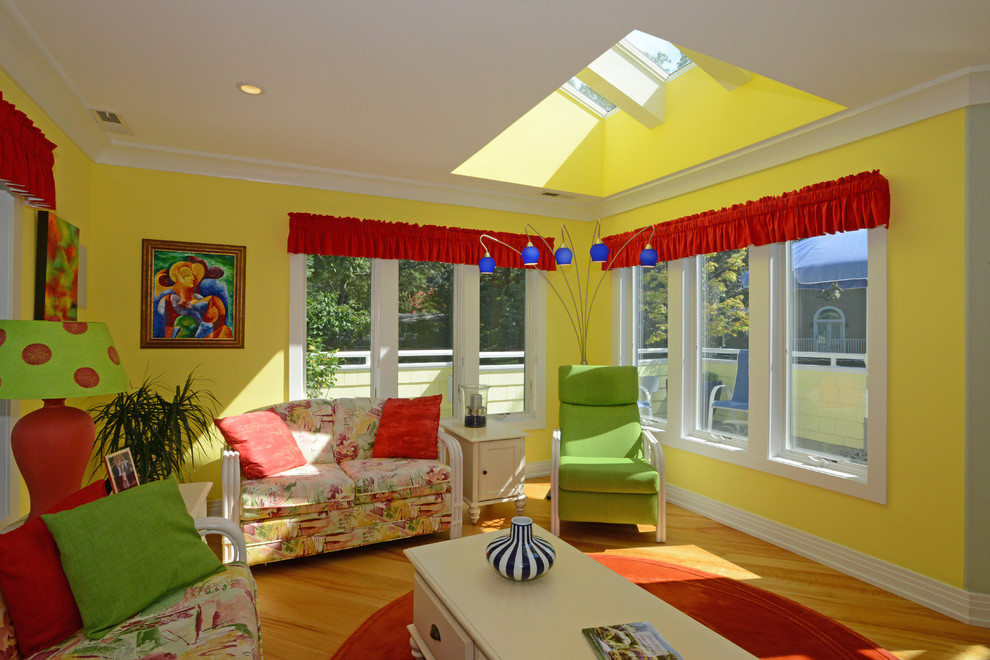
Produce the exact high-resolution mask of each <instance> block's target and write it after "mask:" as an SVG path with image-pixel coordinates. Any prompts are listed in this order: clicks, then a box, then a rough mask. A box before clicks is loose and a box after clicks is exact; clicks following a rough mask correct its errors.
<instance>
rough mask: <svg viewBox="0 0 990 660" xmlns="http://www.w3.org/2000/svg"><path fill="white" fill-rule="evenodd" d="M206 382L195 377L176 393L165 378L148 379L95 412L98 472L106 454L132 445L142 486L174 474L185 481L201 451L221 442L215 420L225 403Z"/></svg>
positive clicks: (91, 409) (95, 460)
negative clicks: (219, 409) (203, 447)
mask: <svg viewBox="0 0 990 660" xmlns="http://www.w3.org/2000/svg"><path fill="white" fill-rule="evenodd" d="M201 383H202V379H200V378H197V377H196V376H195V375H194V374H189V375H188V376H187V377H186V381H185V383H184V384H182V385H176V386H175V388H174V390H173V389H172V388H170V387H167V386H166V385H165V384H164V383H163V382H162V381H161V379H160V377H159V378H147V379H145V381H144V382H143V383H142V384H141V386H140V387H138V388H136V389H134V390H132V391H130V392H121V393H120V394H117V395H115V396H114V397H113V399H111V400H110V401H109V402H107V403H104V404H102V405H98V406H94V407H93V408H90V409H89V413H90V415H91V416H92V417H93V421H94V422H95V423H96V428H97V431H96V442H95V448H96V452H95V454H94V456H93V461H94V469H93V473H94V474H96V472H97V471H98V470H99V469H100V467H101V466H102V462H103V457H104V456H106V455H107V454H112V453H113V452H115V451H118V450H121V449H124V448H125V447H126V448H128V449H130V450H131V456H132V457H133V459H134V466H135V469H136V470H137V474H138V478H139V479H140V482H141V483H147V482H149V481H155V480H158V479H164V478H166V477H168V476H169V475H171V474H175V475H176V477H177V478H179V480H180V481H182V480H184V479H185V478H187V477H188V474H189V472H188V468H187V462H188V465H189V466H190V467H195V464H196V463H195V450H196V449H198V448H199V447H200V446H201V445H203V444H205V445H212V444H213V443H214V442H216V440H217V435H216V427H215V425H214V423H213V420H214V418H215V417H216V414H217V409H218V407H219V404H218V402H217V399H216V397H214V396H213V394H212V393H211V392H210V391H209V390H208V389H205V388H204V387H202V386H201Z"/></svg>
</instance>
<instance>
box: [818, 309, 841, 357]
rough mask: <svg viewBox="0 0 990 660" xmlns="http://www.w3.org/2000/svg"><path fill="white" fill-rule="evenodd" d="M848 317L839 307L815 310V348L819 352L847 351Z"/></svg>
mask: <svg viewBox="0 0 990 660" xmlns="http://www.w3.org/2000/svg"><path fill="white" fill-rule="evenodd" d="M845 346H846V317H845V315H844V314H843V313H842V310H841V309H839V308H838V307H822V308H820V309H819V310H818V311H817V312H815V350H816V351H817V352H819V353H845V352H846V348H845Z"/></svg>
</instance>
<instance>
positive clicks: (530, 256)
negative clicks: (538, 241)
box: [522, 242, 540, 266]
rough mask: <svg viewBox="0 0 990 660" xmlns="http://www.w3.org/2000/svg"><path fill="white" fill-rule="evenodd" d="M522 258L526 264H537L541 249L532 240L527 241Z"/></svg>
mask: <svg viewBox="0 0 990 660" xmlns="http://www.w3.org/2000/svg"><path fill="white" fill-rule="evenodd" d="M522 259H523V265H524V266H535V265H536V263H537V262H538V261H539V260H540V251H539V249H537V248H536V246H534V245H533V244H532V243H531V242H527V243H526V247H524V248H523V251H522Z"/></svg>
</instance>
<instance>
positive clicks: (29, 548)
mask: <svg viewBox="0 0 990 660" xmlns="http://www.w3.org/2000/svg"><path fill="white" fill-rule="evenodd" d="M106 494H107V491H106V486H105V485H104V483H103V482H102V481H97V482H96V483H94V484H90V485H89V486H86V487H85V488H82V489H80V490H78V491H76V492H75V493H73V494H72V495H69V496H68V497H66V498H65V499H63V500H62V501H60V502H59V503H58V504H56V505H55V506H53V507H52V508H51V509H49V510H48V513H56V512H58V511H68V510H69V509H74V508H76V507H77V506H80V505H82V504H87V503H89V502H93V501H95V500H98V499H100V498H101V497H103V496H104V495H106ZM0 591H2V592H3V598H4V600H5V601H6V602H7V610H8V611H9V612H10V620H11V622H12V623H13V624H14V630H15V632H16V633H17V647H18V648H19V649H20V651H21V655H24V656H28V655H31V654H32V653H36V652H37V651H40V650H41V649H44V648H47V647H49V646H51V645H52V644H57V643H58V642H61V641H62V640H63V639H65V638H66V637H68V636H69V635H71V634H72V633H74V632H76V631H77V630H79V629H80V628H82V617H81V616H80V615H79V608H78V607H76V599H75V597H74V596H73V595H72V589H70V588H69V581H68V579H66V577H65V573H64V572H63V571H62V562H61V560H60V558H59V552H58V547H57V546H56V545H55V539H54V538H52V534H51V532H49V531H48V527H47V526H45V523H44V522H42V520H41V518H33V519H31V520H29V521H27V522H26V523H24V524H23V525H21V526H20V527H18V528H17V529H14V530H11V531H9V532H7V533H6V534H0Z"/></svg>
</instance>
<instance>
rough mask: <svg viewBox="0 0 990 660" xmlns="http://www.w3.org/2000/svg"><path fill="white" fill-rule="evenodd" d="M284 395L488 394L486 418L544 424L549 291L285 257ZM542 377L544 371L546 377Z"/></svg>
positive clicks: (448, 399)
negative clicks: (476, 387) (472, 388)
mask: <svg viewBox="0 0 990 660" xmlns="http://www.w3.org/2000/svg"><path fill="white" fill-rule="evenodd" d="M290 262H291V264H292V267H291V289H292V294H291V300H292V303H293V304H292V310H291V311H290V319H291V320H290V355H289V387H290V396H292V398H302V397H305V396H325V397H338V396H374V397H396V396H398V397H416V396H425V395H431V394H442V395H443V397H444V403H443V408H442V414H443V416H444V417H453V418H455V419H456V418H457V417H458V408H457V406H458V405H459V404H458V397H459V391H458V390H459V388H458V387H457V385H459V384H462V383H464V384H468V383H479V382H480V383H483V384H487V385H491V386H492V388H491V390H490V391H489V411H488V414H489V416H492V415H504V416H505V417H506V418H507V419H508V420H509V421H519V422H522V426H521V428H542V427H543V426H544V425H545V423H546V422H545V410H544V408H545V406H544V399H545V393H544V390H545V385H544V381H545V377H544V378H540V369H539V368H535V367H534V365H535V364H536V361H537V360H538V359H539V356H541V355H543V354H544V353H545V337H546V293H545V291H544V290H542V288H543V287H544V286H545V285H544V284H543V283H542V281H540V280H539V279H538V275H537V274H536V273H535V272H529V271H523V270H520V269H508V268H500V269H497V271H496V274H495V275H493V276H486V277H485V279H484V280H483V281H479V280H480V278H479V276H478V269H477V267H476V266H454V265H450V264H445V263H438V262H418V261H406V260H402V261H396V260H386V259H365V258H352V257H331V256H313V255H299V254H293V255H291V257H290ZM543 371H545V368H544V369H543Z"/></svg>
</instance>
